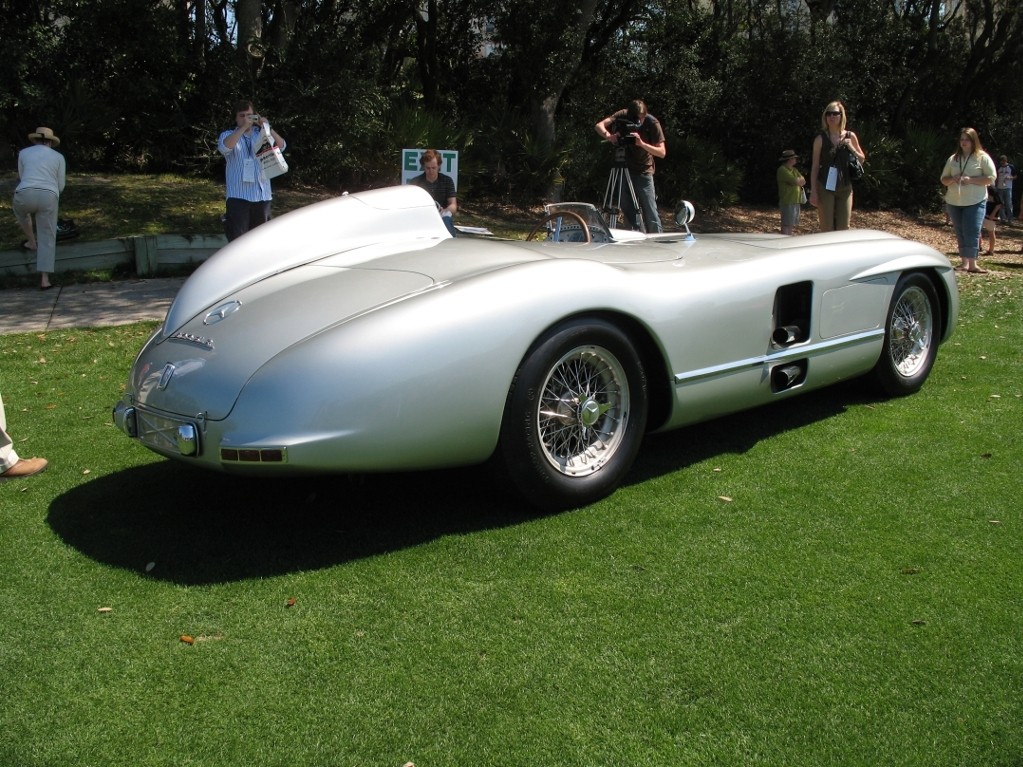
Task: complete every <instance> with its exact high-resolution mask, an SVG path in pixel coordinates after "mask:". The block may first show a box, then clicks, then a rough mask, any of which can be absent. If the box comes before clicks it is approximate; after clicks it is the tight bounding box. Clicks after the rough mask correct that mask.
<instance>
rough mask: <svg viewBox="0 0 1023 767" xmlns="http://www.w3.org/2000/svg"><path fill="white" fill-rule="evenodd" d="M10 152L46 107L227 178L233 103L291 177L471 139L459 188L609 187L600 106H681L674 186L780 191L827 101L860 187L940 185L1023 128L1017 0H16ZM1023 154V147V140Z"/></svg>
mask: <svg viewBox="0 0 1023 767" xmlns="http://www.w3.org/2000/svg"><path fill="white" fill-rule="evenodd" d="M0 42H2V44H3V49H4V50H5V51H7V52H8V54H9V55H7V56H5V57H4V58H3V60H2V61H0V137H2V138H0V157H3V156H4V155H6V156H7V163H8V165H10V164H12V163H13V157H14V153H15V151H16V150H17V149H18V148H19V147H20V146H21V144H22V143H23V142H24V136H25V134H26V133H27V132H28V131H29V130H32V129H34V128H35V127H36V125H41V124H45V125H49V126H51V127H53V128H54V129H55V130H56V131H57V132H58V134H60V135H61V136H63V137H65V144H64V146H63V149H64V151H65V153H66V155H67V156H68V159H69V163H70V164H71V166H72V167H73V168H74V169H76V170H103V171H114V170H117V171H141V172H150V173H151V172H165V171H181V170H185V171H187V172H190V173H195V174H199V175H206V176H210V177H215V176H216V175H217V174H218V173H220V172H222V161H221V159H220V157H219V155H218V154H217V152H216V147H215V144H216V137H217V134H218V133H219V131H220V130H222V129H224V128H226V127H228V126H230V125H231V124H232V114H231V105H232V103H233V102H234V101H235V100H236V99H237V98H239V97H249V98H253V99H254V100H255V102H256V106H257V109H258V110H259V111H262V112H264V113H265V114H267V115H268V116H269V117H270V118H271V120H272V121H273V122H274V124H275V127H277V128H278V129H279V131H280V132H281V133H282V134H283V135H284V136H285V137H286V138H287V139H288V140H289V143H290V149H289V156H290V160H291V165H292V168H293V174H292V178H298V179H303V180H306V181H311V182H317V183H323V184H328V185H330V186H332V187H334V188H337V189H342V188H343V189H353V190H354V189H360V188H365V187H370V186H378V185H384V184H388V183H393V182H394V181H396V179H397V176H398V157H399V150H400V149H401V148H402V147H407V146H425V145H434V146H441V147H442V148H454V149H458V150H460V151H461V152H462V153H463V159H462V161H461V163H460V170H461V173H462V176H461V178H460V181H461V184H462V187H461V189H460V194H461V195H462V196H463V197H464V196H467V195H472V194H475V195H504V196H509V197H512V198H515V199H517V200H537V199H539V198H541V197H543V196H545V195H546V194H548V193H549V191H550V189H551V188H552V185H553V184H554V182H555V181H556V180H558V179H560V178H564V179H565V183H566V187H567V189H566V193H567V194H569V195H570V196H573V197H575V198H577V199H593V198H596V197H598V196H599V195H600V194H601V192H602V191H603V188H604V184H605V181H606V177H607V171H608V167H609V165H610V161H611V156H610V155H611V152H610V149H609V147H608V146H607V145H602V144H600V142H599V141H598V140H597V137H596V134H595V133H594V131H593V130H592V126H593V124H594V123H595V122H596V121H597V120H598V119H600V118H601V117H604V116H606V115H607V114H609V113H610V112H611V111H612V110H614V109H616V108H619V107H621V106H623V105H624V104H625V102H626V101H627V100H628V99H630V98H635V97H640V98H644V99H645V100H646V101H647V103H648V105H649V107H650V109H651V111H652V112H653V114H655V115H657V116H658V117H659V118H660V119H661V120H662V122H663V123H664V126H665V129H666V132H667V137H668V156H667V158H666V159H665V160H664V161H663V162H662V163H660V164H659V169H658V173H659V184H658V186H659V191H660V195H661V198H662V202H665V203H666V204H668V203H670V201H672V200H674V199H677V198H679V197H682V196H686V197H688V198H691V199H694V200H696V201H698V202H699V203H701V204H703V205H713V204H720V203H724V204H727V203H729V202H731V201H734V200H736V199H739V198H741V199H745V200H750V201H773V199H774V195H775V188H774V170H775V168H776V159H777V156H778V153H779V152H780V150H781V149H783V148H794V149H796V150H797V151H798V152H800V153H801V154H802V156H803V164H804V166H805V165H807V164H808V158H809V150H810V144H811V141H812V137H813V133H814V131H815V130H816V128H817V125H818V122H819V118H820V113H821V110H822V109H823V107H824V105H825V103H826V102H827V101H828V100H829V99H832V98H842V99H843V100H845V101H846V103H847V105H848V107H849V110H850V115H851V122H850V127H851V128H853V129H854V130H856V131H857V132H858V133H859V135H860V137H861V140H862V143H863V145H864V147H865V148H866V150H867V152H868V156H869V161H868V164H867V173H868V177H867V179H866V181H865V182H864V184H863V188H862V190H861V193H860V195H859V199H860V203H861V204H870V205H876V206H882V207H887V206H899V207H907V208H910V209H912V208H927V207H933V206H934V205H935V203H936V200H937V195H936V194H935V188H936V186H937V182H936V177H937V175H938V173H939V170H940V167H941V163H942V160H943V158H944V157H945V156H947V155H948V154H949V153H950V152H951V151H953V149H954V148H955V135H956V132H957V130H958V128H959V127H960V126H962V125H973V126H975V127H976V128H978V130H979V131H980V134H981V137H982V140H983V141H984V142H985V144H986V145H987V146H988V148H989V149H990V150H993V151H994V152H996V153H1003V152H1004V153H1007V154H1009V155H1010V156H1011V155H1014V154H1015V153H1016V152H1017V151H1018V150H1020V149H1023V146H1021V143H1020V138H1019V136H1018V133H1017V132H1016V130H1015V126H1016V125H1017V124H1018V118H1019V116H1020V115H1021V114H1023V86H1021V85H1020V83H1021V82H1023V8H1021V6H1020V4H1019V3H1018V2H1016V0H953V2H947V1H943V0H919V1H917V2H896V0H786V1H784V2H779V1H778V0H684V1H683V2H675V1H672V0H654V1H653V2H640V0H572V1H571V2H565V3H548V2H542V1H541V0H521V1H520V2H516V3H511V2H508V1H507V0H498V2H481V0H450V1H448V2H444V3H438V2H437V1H436V0H424V2H422V3H410V2H407V0H366V2H360V3H356V2H354V0H201V1H200V2H193V1H192V0H43V1H42V2H28V0H0ZM1018 159H1020V158H1018Z"/></svg>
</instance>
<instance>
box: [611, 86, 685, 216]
mask: <svg viewBox="0 0 1023 767" xmlns="http://www.w3.org/2000/svg"><path fill="white" fill-rule="evenodd" d="M594 128H595V129H596V131H597V135H599V136H600V137H601V138H602V139H604V140H605V141H610V142H611V143H612V144H614V145H615V147H617V148H619V149H621V150H623V151H624V153H625V163H626V167H627V168H628V170H629V178H630V179H632V187H633V189H634V190H635V192H636V199H637V200H638V201H639V205H640V207H641V208H642V209H643V220H644V221H646V232H647V233H648V234H654V233H657V232H662V231H664V229H663V227H662V226H661V217H660V215H659V214H658V213H657V193H656V192H655V191H654V158H655V157H656V158H657V159H659V160H663V159H664V157H665V156H666V155H667V153H668V151H667V149H666V148H665V146H664V131H663V130H662V128H661V123H660V121H658V119H657V118H656V117H654V116H653V115H652V114H650V113H649V112H647V111H646V104H645V103H643V101H641V100H640V99H635V100H634V101H630V102H629V106H628V107H627V108H625V109H619V110H618V111H617V112H615V113H614V114H613V115H610V116H608V117H605V118H604V119H603V120H601V121H600V122H598V123H597V124H596V125H595V126H594ZM622 208H623V209H624V212H625V221H626V223H631V224H632V228H634V229H638V230H640V231H642V230H643V226H642V224H641V222H640V218H639V211H637V210H635V209H634V206H633V204H632V195H627V194H625V195H622Z"/></svg>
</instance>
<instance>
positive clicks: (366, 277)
mask: <svg viewBox="0 0 1023 767" xmlns="http://www.w3.org/2000/svg"><path fill="white" fill-rule="evenodd" d="M691 215H692V207H691V206H689V205H688V204H687V205H685V206H683V207H682V208H681V213H680V216H679V218H678V223H679V225H680V231H678V232H675V233H670V234H660V235H651V236H647V235H642V234H638V233H635V232H626V231H619V230H616V229H608V228H607V227H606V225H605V224H604V222H603V221H602V219H601V217H600V215H599V213H598V211H596V210H595V209H594V208H593V206H590V205H584V204H579V203H567V204H564V205H556V206H550V207H549V208H548V215H547V216H546V217H545V218H544V220H543V221H541V222H540V223H539V224H538V226H537V227H536V229H534V231H533V233H532V234H531V235H530V237H529V238H528V240H527V241H522V240H501V239H496V238H485V237H455V238H452V237H451V236H450V235H449V234H448V232H447V230H446V228H445V226H444V224H443V223H442V222H441V219H440V217H439V216H438V215H437V211H436V208H435V206H434V203H433V201H432V200H431V199H430V197H429V195H428V194H427V193H426V192H424V191H423V190H421V189H419V188H418V187H414V186H407V187H397V188H391V189H382V190H376V191H371V192H365V193H361V194H353V195H350V196H347V195H346V196H343V197H340V198H337V199H333V200H328V201H325V202H321V203H318V204H316V205H312V206H310V207H307V208H304V209H302V210H298V211H295V212H293V213H289V214H287V215H284V216H282V217H280V218H278V219H275V220H273V221H271V222H270V223H268V224H266V225H264V226H262V227H260V228H259V229H256V230H254V231H253V232H250V233H249V234H247V235H245V236H244V237H241V238H240V239H238V240H235V241H234V242H232V243H231V244H230V245H228V246H227V247H225V248H223V249H222V250H221V251H219V252H218V253H217V254H216V255H214V256H213V257H212V258H210V259H209V260H208V261H207V262H206V263H204V264H203V265H202V266H201V267H200V268H199V269H198V270H196V272H195V273H194V274H193V275H192V276H191V277H190V278H189V279H188V280H187V281H186V282H185V284H184V286H183V287H182V288H181V291H180V292H179V294H178V296H177V298H176V299H175V301H174V303H173V305H172V306H171V308H170V310H169V311H168V312H167V317H166V319H165V321H164V323H163V325H162V327H160V328H159V329H158V330H157V331H156V332H155V333H154V334H153V336H152V337H151V338H150V339H149V341H147V342H146V344H145V346H144V347H143V349H142V351H141V352H140V354H139V356H138V359H137V360H136V361H135V364H134V366H133V367H132V370H131V375H130V378H129V381H128V386H127V390H126V393H125V394H124V397H123V398H122V399H121V401H120V402H118V403H117V405H116V407H115V408H114V420H115V422H116V424H117V425H118V427H119V428H120V429H122V430H123V431H124V432H125V433H127V434H128V435H129V436H130V437H132V438H134V439H136V440H138V441H139V442H141V443H142V444H143V445H144V446H146V447H148V448H150V449H151V450H154V451H156V452H158V453H160V454H162V455H165V456H168V457H171V458H175V459H178V460H180V461H185V462H188V463H191V464H194V465H196V466H202V467H205V468H209V469H218V470H222V471H230V472H237V473H243V472H245V473H260V474H271V475H273V474H279V475H285V474H295V473H302V472H305V473H309V472H345V473H349V472H351V473H362V472H374V471H396V470H419V469H431V468H439V467H450V466H457V465H469V464H484V463H488V462H489V463H490V464H491V465H492V466H494V467H496V468H497V469H498V470H499V474H500V476H502V477H503V479H504V480H505V481H507V482H508V483H509V484H510V486H511V487H512V488H514V489H515V490H517V491H518V492H519V493H520V494H521V495H522V496H524V498H525V499H526V500H527V501H529V502H530V503H533V504H535V505H537V506H540V507H542V508H547V509H559V508H568V507H573V506H578V505H582V504H586V503H589V502H592V501H595V500H597V499H599V498H601V497H603V496H605V495H607V494H608V493H610V492H612V491H613V490H614V489H615V488H616V487H617V486H618V485H619V483H621V481H622V479H623V477H624V476H625V475H626V473H627V472H628V471H629V468H630V466H631V464H632V462H633V460H634V459H635V456H636V453H637V451H638V449H639V446H640V441H641V440H642V438H643V435H644V433H646V432H650V431H663V430H667V429H675V428H678V427H681V426H685V425H687V424H692V423H694V422H697V421H702V420H706V419H709V418H714V417H715V416H719V415H722V414H725V413H731V412H734V411H738V410H743V409H746V408H752V407H755V406H757V405H763V404H766V403H768V402H773V401H775V400H781V399H785V398H788V397H793V396H795V395H797V394H799V393H800V392H805V391H810V390H812V389H816V388H819V387H821V386H826V385H828V384H832V383H835V382H837V381H842V380H846V379H849V378H853V377H856V376H866V377H867V378H868V379H869V380H871V381H872V382H873V383H874V384H876V385H877V386H879V387H880V389H881V391H882V392H883V393H885V394H886V395H892V396H897V395H902V394H910V393H912V392H914V391H916V390H917V389H919V388H920V387H921V386H922V385H923V383H924V381H925V380H926V378H927V376H928V374H929V373H930V370H931V367H932V365H933V364H934V360H935V356H936V354H937V349H938V345H939V343H941V342H942V341H944V340H945V339H947V338H948V337H949V335H950V334H951V332H952V328H953V327H954V325H955V321H956V316H957V313H958V302H959V299H958V293H957V290H956V282H955V276H954V274H953V271H952V267H951V265H950V264H949V262H948V259H946V258H945V256H943V255H942V254H940V253H938V252H936V251H934V250H932V249H931V248H929V247H927V246H925V245H921V244H919V243H917V242H912V241H909V240H904V239H901V238H899V237H896V236H893V235H890V234H885V233H883V232H876V231H867V230H853V231H846V232H833V233H827V234H814V235H807V236H802V237H782V236H777V235H768V234H748V235H741V234H713V235H696V236H694V235H692V234H690V233H689V230H688V226H687V224H688V218H689V217H691Z"/></svg>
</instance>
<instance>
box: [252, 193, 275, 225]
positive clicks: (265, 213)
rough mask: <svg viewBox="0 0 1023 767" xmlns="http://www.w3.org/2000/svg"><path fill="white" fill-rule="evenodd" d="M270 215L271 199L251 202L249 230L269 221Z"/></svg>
mask: <svg viewBox="0 0 1023 767" xmlns="http://www.w3.org/2000/svg"><path fill="white" fill-rule="evenodd" d="M270 218H271V216H270V201H269V200H264V201H262V202H250V203H249V230H250V231H251V230H253V229H255V228H256V227H257V226H261V225H263V224H265V223H266V222H267V221H269V220H270Z"/></svg>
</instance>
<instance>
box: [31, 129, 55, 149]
mask: <svg viewBox="0 0 1023 767" xmlns="http://www.w3.org/2000/svg"><path fill="white" fill-rule="evenodd" d="M28 140H29V141H31V142H32V143H33V144H38V143H40V142H42V141H52V142H53V145H54V146H60V139H59V138H57V135H56V134H55V133H54V132H53V131H52V130H51V129H50V128H36V131H35V133H29V134H28Z"/></svg>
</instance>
